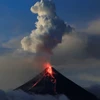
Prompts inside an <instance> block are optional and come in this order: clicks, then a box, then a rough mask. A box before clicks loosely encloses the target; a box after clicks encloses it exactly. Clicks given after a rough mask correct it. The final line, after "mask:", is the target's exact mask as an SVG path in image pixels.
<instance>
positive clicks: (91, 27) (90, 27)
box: [86, 18, 100, 34]
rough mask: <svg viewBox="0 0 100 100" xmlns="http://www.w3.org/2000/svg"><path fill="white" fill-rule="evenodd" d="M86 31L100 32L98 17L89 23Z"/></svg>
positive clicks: (91, 32) (99, 19)
mask: <svg viewBox="0 0 100 100" xmlns="http://www.w3.org/2000/svg"><path fill="white" fill-rule="evenodd" d="M86 32H88V33H90V34H100V18H98V19H96V20H93V21H91V22H90V23H89V25H88V27H87V29H86Z"/></svg>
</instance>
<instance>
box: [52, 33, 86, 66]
mask: <svg viewBox="0 0 100 100" xmlns="http://www.w3.org/2000/svg"><path fill="white" fill-rule="evenodd" d="M86 46H87V39H86V38H85V37H84V38H83V36H82V35H81V33H77V32H72V33H70V34H66V35H64V36H63V39H62V43H60V44H59V45H58V46H57V47H56V48H55V49H54V50H53V53H54V55H53V56H52V58H51V59H52V62H53V63H54V64H57V63H58V65H59V64H64V63H66V62H67V61H69V60H72V59H82V58H84V57H85V55H86V54H85V50H86Z"/></svg>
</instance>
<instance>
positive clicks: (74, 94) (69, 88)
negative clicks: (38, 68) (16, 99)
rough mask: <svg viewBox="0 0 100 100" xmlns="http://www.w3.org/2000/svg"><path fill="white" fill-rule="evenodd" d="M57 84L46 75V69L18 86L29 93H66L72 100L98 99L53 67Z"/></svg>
mask: <svg viewBox="0 0 100 100" xmlns="http://www.w3.org/2000/svg"><path fill="white" fill-rule="evenodd" d="M53 72H54V73H55V74H54V77H55V79H56V84H55V83H54V82H51V79H50V77H48V76H47V77H44V73H45V70H44V71H43V72H42V73H40V74H39V75H37V76H36V77H35V78H33V79H32V80H30V81H29V82H27V83H26V84H24V85H22V86H20V87H18V88H17V89H21V90H23V91H24V92H27V93H29V94H34V93H35V94H42V95H44V94H51V95H56V94H65V95H66V96H67V97H68V98H69V99H70V100H98V99H97V98H96V96H94V95H93V94H92V93H90V92H88V91H86V90H85V89H83V88H82V87H80V86H78V85H77V84H75V83H74V82H72V81H71V80H69V79H67V78H66V77H64V76H63V75H62V74H60V73H59V72H58V71H56V70H55V69H54V68H53Z"/></svg>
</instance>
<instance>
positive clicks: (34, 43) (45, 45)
mask: <svg viewBox="0 0 100 100" xmlns="http://www.w3.org/2000/svg"><path fill="white" fill-rule="evenodd" d="M31 11H32V12H33V13H36V14H37V15H38V16H37V19H38V21H37V22H36V23H35V25H36V29H34V30H33V31H32V32H31V34H30V35H29V36H26V37H24V38H23V39H22V40H21V45H22V48H23V50H24V51H28V52H33V53H38V52H46V53H48V54H49V53H50V54H51V53H52V49H54V48H55V47H56V46H57V44H59V43H61V42H62V36H63V35H64V33H65V31H66V34H68V33H69V32H70V31H72V28H71V27H70V26H69V25H66V24H65V22H64V21H63V20H61V19H60V18H59V17H58V16H57V14H56V9H55V4H54V3H53V1H51V0H41V1H40V2H37V3H36V4H34V6H32V7H31Z"/></svg>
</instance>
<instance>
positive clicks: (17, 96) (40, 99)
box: [0, 90, 68, 100]
mask: <svg viewBox="0 0 100 100" xmlns="http://www.w3.org/2000/svg"><path fill="white" fill-rule="evenodd" d="M0 100H68V98H67V97H66V96H65V95H57V96H51V95H35V94H33V95H29V94H27V93H25V92H23V91H21V90H19V91H10V92H4V91H2V90H0Z"/></svg>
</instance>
